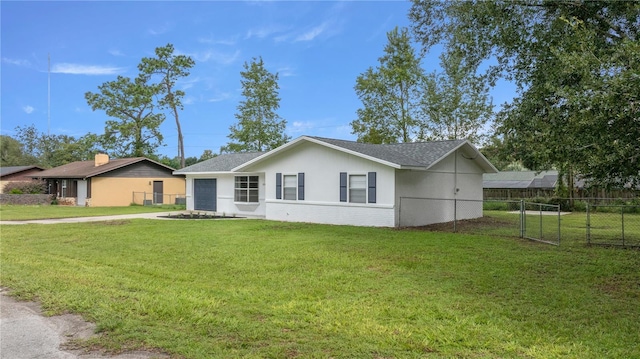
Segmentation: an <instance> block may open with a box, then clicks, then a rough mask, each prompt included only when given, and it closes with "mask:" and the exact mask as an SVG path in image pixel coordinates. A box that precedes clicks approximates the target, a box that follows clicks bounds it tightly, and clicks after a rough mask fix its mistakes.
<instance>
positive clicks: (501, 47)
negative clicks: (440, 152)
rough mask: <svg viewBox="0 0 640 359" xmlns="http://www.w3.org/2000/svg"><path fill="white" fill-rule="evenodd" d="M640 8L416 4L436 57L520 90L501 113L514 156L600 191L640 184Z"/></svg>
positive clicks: (626, 4) (536, 0)
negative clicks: (456, 60)
mask: <svg viewBox="0 0 640 359" xmlns="http://www.w3.org/2000/svg"><path fill="white" fill-rule="evenodd" d="M639 13H640V3H639V2H637V1H636V2H632V1H609V2H596V1H540V0H524V1H506V0H501V1H464V2H462V1H449V2H444V1H437V0H424V1H422V0H415V1H414V4H413V6H412V8H411V11H410V18H411V20H412V22H413V32H414V34H415V35H416V37H417V38H418V39H419V40H420V42H421V43H422V44H423V46H424V50H425V51H428V50H429V49H430V48H431V47H432V46H434V45H436V44H441V45H443V46H444V48H445V53H447V54H457V53H462V54H464V55H465V56H464V59H463V64H464V68H468V69H473V70H475V71H477V70H479V69H482V68H486V69H487V70H486V72H485V73H484V75H485V76H487V79H488V80H489V81H490V82H491V83H495V81H496V80H497V79H499V78H500V77H504V78H506V79H508V80H511V81H514V82H515V83H516V84H517V86H518V94H517V97H516V98H515V99H514V101H513V102H512V103H510V104H508V105H506V106H505V107H504V108H503V110H502V111H501V113H500V115H499V117H498V123H499V126H498V135H499V136H501V138H502V139H503V141H504V145H505V149H504V151H505V152H506V153H511V154H512V155H513V156H515V158H516V159H517V160H520V161H522V163H523V164H524V166H526V167H528V168H531V169H534V170H545V169H549V168H557V169H558V170H560V171H561V172H563V173H576V174H579V175H581V176H582V177H584V178H585V179H587V180H590V181H593V182H594V183H596V184H599V185H607V186H620V185H624V184H626V183H629V182H635V183H636V184H638V183H640V171H639V170H638V169H639V168H640V155H639V153H640V147H639V146H640V141H638V139H639V138H640V122H639V121H640V120H639V119H640V115H639V114H640V113H639V111H640V110H639V107H638V106H637V103H638V102H639V100H640V98H639V97H638V96H640V95H639V91H637V89H638V86H639V85H640V72H639V71H640V65H639V64H640V43H639V41H640V39H639V37H638V35H639V31H640V26H638V14H639Z"/></svg>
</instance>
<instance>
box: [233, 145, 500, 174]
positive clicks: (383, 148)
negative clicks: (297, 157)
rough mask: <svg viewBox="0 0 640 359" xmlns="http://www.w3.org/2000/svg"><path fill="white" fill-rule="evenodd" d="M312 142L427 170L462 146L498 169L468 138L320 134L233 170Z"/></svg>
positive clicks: (484, 165)
mask: <svg viewBox="0 0 640 359" xmlns="http://www.w3.org/2000/svg"><path fill="white" fill-rule="evenodd" d="M305 141H306V142H312V143H316V144H319V145H321V146H325V147H329V148H333V149H335V150H338V151H341V152H346V153H350V154H352V155H355V156H358V157H361V158H365V159H368V160H371V161H374V162H378V163H381V164H384V165H386V166H389V167H392V168H396V169H404V168H407V169H422V170H427V169H429V168H431V167H432V166H434V165H435V164H436V163H438V162H440V161H441V160H442V159H444V158H445V157H447V156H448V155H449V154H451V153H452V152H454V151H456V150H457V149H460V148H463V149H464V150H465V151H467V152H469V153H472V154H473V156H474V157H473V158H474V159H476V160H478V163H479V165H480V167H481V168H482V169H483V170H484V171H485V172H497V169H496V168H495V167H494V166H493V165H492V164H491V163H490V162H489V161H488V160H487V159H486V158H485V157H484V156H483V155H482V154H481V153H480V151H478V150H477V149H476V148H475V147H474V146H473V145H471V143H470V142H469V141H467V140H447V141H433V142H410V143H399V144H370V143H360V142H355V141H347V140H337V139H331V138H323V137H313V136H302V137H299V138H297V139H295V140H293V141H291V142H289V143H287V144H285V145H283V146H280V147H278V148H276V149H274V150H272V151H270V152H267V153H265V154H263V155H261V156H258V157H256V158H255V159H253V160H251V161H248V162H246V163H244V164H242V165H239V166H238V167H235V168H234V169H233V171H241V170H243V169H246V168H248V167H249V166H251V165H253V164H255V163H258V162H260V161H263V160H264V159H266V158H269V157H272V156H274V155H276V154H277V153H279V152H282V151H285V150H287V149H290V148H293V147H295V146H297V145H299V144H300V143H303V142H305Z"/></svg>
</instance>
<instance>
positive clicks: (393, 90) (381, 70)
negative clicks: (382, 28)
mask: <svg viewBox="0 0 640 359" xmlns="http://www.w3.org/2000/svg"><path fill="white" fill-rule="evenodd" d="M387 40H388V43H387V45H386V46H385V48H384V55H383V56H382V57H380V58H379V62H380V65H379V66H378V67H376V68H375V69H374V68H371V67H370V68H368V69H367V70H366V71H365V72H364V73H362V74H360V75H359V76H358V78H357V79H356V85H355V91H356V94H357V95H358V98H359V99H360V101H362V105H363V108H361V109H358V111H357V114H358V119H356V120H354V121H352V122H351V128H352V130H353V131H352V133H354V134H356V135H358V141H360V142H367V143H397V142H411V141H414V140H416V139H419V138H421V137H423V136H422V133H423V130H424V128H423V127H424V126H423V125H422V122H421V119H422V114H421V108H420V100H421V90H422V86H423V81H424V77H425V75H424V70H423V69H422V67H421V65H420V58H419V57H418V56H416V54H415V51H414V50H413V47H412V46H411V39H410V37H409V32H408V30H407V29H405V28H403V29H398V28H397V27H396V28H395V29H394V30H392V31H390V32H389V33H387Z"/></svg>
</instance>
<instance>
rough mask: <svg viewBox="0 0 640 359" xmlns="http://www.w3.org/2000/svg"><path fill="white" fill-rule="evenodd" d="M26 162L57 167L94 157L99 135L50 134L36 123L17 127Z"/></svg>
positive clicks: (17, 135)
mask: <svg viewBox="0 0 640 359" xmlns="http://www.w3.org/2000/svg"><path fill="white" fill-rule="evenodd" d="M16 137H17V138H18V139H19V141H18V143H19V145H20V146H21V150H22V158H23V161H24V164H35V165H40V166H42V167H56V166H61V165H64V164H67V163H69V162H74V161H84V160H88V159H91V158H93V156H94V155H95V153H97V152H98V150H99V146H100V140H99V136H97V135H95V134H92V133H88V134H86V135H84V136H82V137H80V138H76V137H73V136H68V135H56V134H48V133H44V132H40V131H38V129H37V128H36V127H35V126H34V125H30V126H18V127H16Z"/></svg>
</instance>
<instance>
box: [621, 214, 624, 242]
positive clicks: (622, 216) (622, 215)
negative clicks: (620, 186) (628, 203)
mask: <svg viewBox="0 0 640 359" xmlns="http://www.w3.org/2000/svg"><path fill="white" fill-rule="evenodd" d="M620 216H621V219H622V246H623V247H624V206H620Z"/></svg>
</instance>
